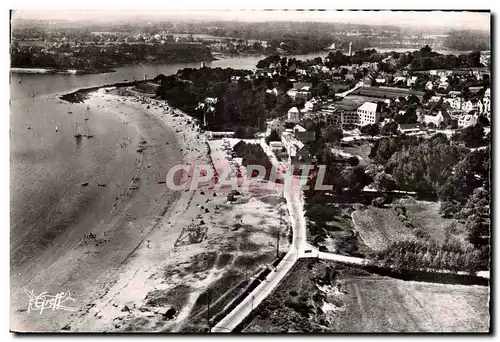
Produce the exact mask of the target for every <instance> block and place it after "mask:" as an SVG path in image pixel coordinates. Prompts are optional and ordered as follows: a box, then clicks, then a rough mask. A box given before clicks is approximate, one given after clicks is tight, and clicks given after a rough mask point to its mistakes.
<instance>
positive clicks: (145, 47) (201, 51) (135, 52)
mask: <svg viewBox="0 0 500 342" xmlns="http://www.w3.org/2000/svg"><path fill="white" fill-rule="evenodd" d="M54 49H55V50H52V51H51V50H50V48H49V49H48V50H47V49H46V48H45V47H43V46H19V45H18V44H16V43H14V44H13V46H12V49H11V67H26V68H29V67H31V68H54V69H82V70H87V69H105V68H112V67H118V66H124V65H128V64H137V63H144V62H148V63H163V62H197V61H211V60H213V59H214V57H213V56H212V54H211V52H210V49H209V48H207V47H205V46H201V45H194V44H175V43H172V44H126V43H125V44H119V45H103V46H98V45H93V44H91V45H86V46H81V47H74V46H70V44H69V43H65V44H62V45H61V46H60V47H58V48H57V49H56V48H54Z"/></svg>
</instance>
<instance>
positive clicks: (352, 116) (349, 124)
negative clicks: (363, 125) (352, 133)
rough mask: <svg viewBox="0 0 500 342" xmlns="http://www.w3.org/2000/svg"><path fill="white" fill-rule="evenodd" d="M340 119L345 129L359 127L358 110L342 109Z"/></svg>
mask: <svg viewBox="0 0 500 342" xmlns="http://www.w3.org/2000/svg"><path fill="white" fill-rule="evenodd" d="M340 121H341V124H342V128H344V129H352V128H355V127H359V124H360V117H359V114H358V113H357V112H356V111H350V110H346V111H341V114H340Z"/></svg>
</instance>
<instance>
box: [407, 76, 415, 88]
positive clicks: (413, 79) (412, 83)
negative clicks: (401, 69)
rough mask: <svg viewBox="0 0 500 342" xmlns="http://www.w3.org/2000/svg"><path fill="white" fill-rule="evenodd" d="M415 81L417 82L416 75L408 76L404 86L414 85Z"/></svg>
mask: <svg viewBox="0 0 500 342" xmlns="http://www.w3.org/2000/svg"><path fill="white" fill-rule="evenodd" d="M416 82H417V76H411V77H408V79H407V80H406V86H407V87H411V86H412V85H414V84H415V83H416Z"/></svg>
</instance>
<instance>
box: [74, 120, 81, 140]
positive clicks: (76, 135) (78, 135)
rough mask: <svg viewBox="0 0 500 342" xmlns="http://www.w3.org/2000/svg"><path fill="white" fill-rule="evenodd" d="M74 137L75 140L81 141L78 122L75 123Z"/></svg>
mask: <svg viewBox="0 0 500 342" xmlns="http://www.w3.org/2000/svg"><path fill="white" fill-rule="evenodd" d="M74 137H75V138H76V139H81V138H82V134H81V133H79V132H78V122H77V123H76V132H75V135H74Z"/></svg>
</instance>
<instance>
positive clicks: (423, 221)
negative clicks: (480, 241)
mask: <svg viewBox="0 0 500 342" xmlns="http://www.w3.org/2000/svg"><path fill="white" fill-rule="evenodd" d="M396 203H398V204H401V205H403V206H404V207H405V208H406V213H407V214H406V216H407V217H408V219H409V220H410V221H411V222H412V224H413V225H414V226H415V227H416V228H418V229H420V230H422V231H424V232H426V233H427V234H428V235H429V236H430V237H432V239H434V240H435V241H436V242H438V243H447V242H449V241H450V240H452V239H456V240H458V241H460V242H461V243H462V244H464V245H465V244H468V242H466V240H465V239H466V232H465V227H464V225H463V224H461V223H459V222H458V221H457V220H455V219H448V218H443V217H441V215H440V214H439V207H440V203H439V202H427V201H419V200H415V199H413V198H409V199H401V200H398V201H397V202H396Z"/></svg>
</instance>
